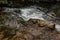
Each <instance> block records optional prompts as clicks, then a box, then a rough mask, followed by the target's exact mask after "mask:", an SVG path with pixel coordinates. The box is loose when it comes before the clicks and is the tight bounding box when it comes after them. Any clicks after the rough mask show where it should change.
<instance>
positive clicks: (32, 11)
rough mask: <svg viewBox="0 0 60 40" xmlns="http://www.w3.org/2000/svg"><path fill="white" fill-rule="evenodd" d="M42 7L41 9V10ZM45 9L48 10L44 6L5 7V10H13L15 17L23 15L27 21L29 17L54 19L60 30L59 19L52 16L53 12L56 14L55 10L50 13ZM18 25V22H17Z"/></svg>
mask: <svg viewBox="0 0 60 40" xmlns="http://www.w3.org/2000/svg"><path fill="white" fill-rule="evenodd" d="M39 9H41V10H39ZM44 11H47V9H44V8H42V7H36V6H33V7H25V8H6V7H4V11H3V12H12V13H13V14H12V15H13V17H21V18H23V19H24V20H25V21H28V20H29V19H31V18H32V19H40V20H47V21H53V22H54V23H55V24H56V26H55V28H56V29H57V30H58V31H60V25H59V24H58V22H59V21H58V20H56V19H55V18H53V17H52V15H51V14H54V12H53V11H51V12H49V13H47V14H46V13H45V12H44ZM16 25H17V23H16Z"/></svg>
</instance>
